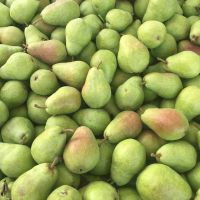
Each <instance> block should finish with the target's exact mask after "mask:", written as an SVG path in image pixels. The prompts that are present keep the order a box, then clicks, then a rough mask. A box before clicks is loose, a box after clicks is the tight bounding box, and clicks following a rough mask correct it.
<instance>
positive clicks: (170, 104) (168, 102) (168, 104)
mask: <svg viewBox="0 0 200 200" xmlns="http://www.w3.org/2000/svg"><path fill="white" fill-rule="evenodd" d="M160 108H175V100H174V99H163V100H162V101H161V102H160Z"/></svg>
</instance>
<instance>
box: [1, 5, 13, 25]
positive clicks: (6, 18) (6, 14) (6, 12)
mask: <svg viewBox="0 0 200 200" xmlns="http://www.w3.org/2000/svg"><path fill="white" fill-rule="evenodd" d="M0 18H1V22H0V27H5V26H10V25H12V24H13V20H12V18H11V17H10V9H9V8H8V7H7V6H6V5H4V4H3V3H1V2H0Z"/></svg>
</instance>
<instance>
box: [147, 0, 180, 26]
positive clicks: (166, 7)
mask: <svg viewBox="0 0 200 200" xmlns="http://www.w3.org/2000/svg"><path fill="white" fill-rule="evenodd" d="M176 8H177V0H169V1H167V2H166V1H165V0H160V1H158V0H149V3H148V6H147V9H146V12H145V14H144V17H143V21H144V22H145V21H149V20H157V21H160V22H164V21H167V20H168V19H170V18H171V17H172V16H173V15H174V14H175V12H176Z"/></svg>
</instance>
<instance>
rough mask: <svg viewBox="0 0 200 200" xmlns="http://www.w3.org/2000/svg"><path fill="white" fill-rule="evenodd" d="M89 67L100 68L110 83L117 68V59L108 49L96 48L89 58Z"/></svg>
mask: <svg viewBox="0 0 200 200" xmlns="http://www.w3.org/2000/svg"><path fill="white" fill-rule="evenodd" d="M90 66H91V67H97V68H98V69H102V70H103V72H104V74H105V78H106V80H107V81H108V83H111V81H112V79H113V77H114V74H115V71H116V69H117V59H116V56H115V54H114V53H113V52H112V51H109V50H104V49H102V50H98V51H97V52H96V53H95V54H94V55H93V56H92V58H91V61H90Z"/></svg>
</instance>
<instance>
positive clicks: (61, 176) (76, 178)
mask: <svg viewBox="0 0 200 200" xmlns="http://www.w3.org/2000/svg"><path fill="white" fill-rule="evenodd" d="M57 170H58V179H57V181H56V185H55V186H56V187H59V186H62V185H69V186H72V187H75V188H78V186H79V184H80V175H78V174H74V173H72V172H70V171H69V170H68V169H67V168H66V166H65V165H64V164H60V165H58V166H57Z"/></svg>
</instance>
